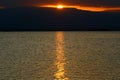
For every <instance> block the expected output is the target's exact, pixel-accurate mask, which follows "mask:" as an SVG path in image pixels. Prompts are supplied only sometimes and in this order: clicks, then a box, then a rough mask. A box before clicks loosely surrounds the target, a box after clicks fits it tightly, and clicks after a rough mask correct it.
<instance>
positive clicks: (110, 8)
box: [36, 4, 120, 12]
mask: <svg viewBox="0 0 120 80" xmlns="http://www.w3.org/2000/svg"><path fill="white" fill-rule="evenodd" d="M60 6H61V7H62V8H74V9H78V10H86V11H92V12H101V11H114V10H120V7H90V6H79V5H62V4H58V5H37V6H36V7H49V8H58V7H60Z"/></svg>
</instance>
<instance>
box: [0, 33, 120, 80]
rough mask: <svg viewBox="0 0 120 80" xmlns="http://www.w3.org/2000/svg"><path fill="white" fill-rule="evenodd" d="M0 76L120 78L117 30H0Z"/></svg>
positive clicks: (1, 79)
mask: <svg viewBox="0 0 120 80" xmlns="http://www.w3.org/2000/svg"><path fill="white" fill-rule="evenodd" d="M0 80H120V32H0Z"/></svg>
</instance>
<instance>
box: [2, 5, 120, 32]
mask: <svg viewBox="0 0 120 80" xmlns="http://www.w3.org/2000/svg"><path fill="white" fill-rule="evenodd" d="M0 30H38V31H39V30H120V12H111V11H110V12H89V11H82V10H81V11H80V10H76V9H62V10H57V9H53V8H28V7H26V8H24V7H22V8H21V7H19V8H7V9H3V10H0Z"/></svg>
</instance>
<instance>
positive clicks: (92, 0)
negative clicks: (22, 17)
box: [0, 0, 120, 7]
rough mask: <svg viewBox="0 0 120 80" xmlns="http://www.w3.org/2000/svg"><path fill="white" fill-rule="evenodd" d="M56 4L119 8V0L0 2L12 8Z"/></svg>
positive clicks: (16, 0) (17, 0)
mask: <svg viewBox="0 0 120 80" xmlns="http://www.w3.org/2000/svg"><path fill="white" fill-rule="evenodd" d="M58 3H63V4H71V5H72V4H73V5H86V6H101V7H120V0H0V6H13V7H15V6H33V5H38V4H58Z"/></svg>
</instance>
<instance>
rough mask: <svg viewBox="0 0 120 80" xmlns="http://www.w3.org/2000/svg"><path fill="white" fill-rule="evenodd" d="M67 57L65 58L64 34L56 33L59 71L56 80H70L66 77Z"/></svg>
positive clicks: (56, 62)
mask: <svg viewBox="0 0 120 80" xmlns="http://www.w3.org/2000/svg"><path fill="white" fill-rule="evenodd" d="M65 64H66V62H65V56H64V34H63V32H56V61H55V65H56V67H57V71H56V72H55V73H54V77H55V79H54V80H69V79H68V78H67V77H66V76H65Z"/></svg>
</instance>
